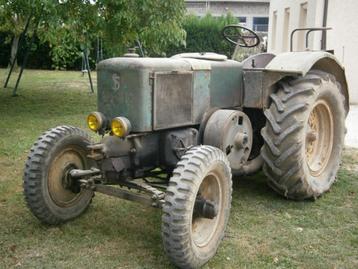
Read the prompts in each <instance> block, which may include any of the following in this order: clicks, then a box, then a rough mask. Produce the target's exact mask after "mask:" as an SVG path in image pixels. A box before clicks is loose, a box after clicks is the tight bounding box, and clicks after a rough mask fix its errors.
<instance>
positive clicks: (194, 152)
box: [162, 146, 232, 268]
mask: <svg viewBox="0 0 358 269" xmlns="http://www.w3.org/2000/svg"><path fill="white" fill-rule="evenodd" d="M231 193H232V181H231V170H230V164H229V161H228V160H227V158H226V156H225V154H224V153H223V152H222V151H221V150H220V149H218V148H214V147H211V146H199V147H194V148H192V149H190V150H188V151H187V152H186V154H185V155H184V156H183V157H182V159H181V161H180V162H179V163H178V164H177V168H176V169H175V170H174V172H173V176H172V178H171V179H170V181H169V186H168V188H167V191H166V196H165V204H164V206H163V217H162V235H163V242H164V248H165V251H166V253H167V255H168V256H169V258H170V260H171V261H172V262H173V263H174V264H175V265H177V266H179V267H180V268H198V267H200V266H201V265H203V264H205V263H206V262H207V261H208V260H209V259H210V258H211V257H213V256H214V255H215V253H216V250H217V248H218V246H219V244H220V242H221V240H222V238H223V236H224V231H225V228H226V224H227V222H228V218H229V213H230V206H231Z"/></svg>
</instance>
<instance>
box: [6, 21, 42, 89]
mask: <svg viewBox="0 0 358 269" xmlns="http://www.w3.org/2000/svg"><path fill="white" fill-rule="evenodd" d="M39 22H40V18H39V19H38V21H37V23H36V28H35V30H34V32H33V34H32V37H31V40H30V44H29V45H28V46H27V47H26V51H25V56H24V60H23V62H22V65H21V69H20V73H19V76H18V78H17V80H16V85H15V88H14V90H13V92H12V96H17V94H16V92H17V88H18V87H19V84H20V80H21V77H22V73H23V72H24V69H25V66H26V63H27V59H28V58H29V53H30V49H31V47H32V44H33V43H34V40H35V36H36V33H37V28H38V26H39Z"/></svg>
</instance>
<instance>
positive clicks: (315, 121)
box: [305, 100, 334, 177]
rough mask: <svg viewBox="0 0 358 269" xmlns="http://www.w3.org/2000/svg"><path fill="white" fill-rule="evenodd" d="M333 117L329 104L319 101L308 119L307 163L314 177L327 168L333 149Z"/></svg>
mask: <svg viewBox="0 0 358 269" xmlns="http://www.w3.org/2000/svg"><path fill="white" fill-rule="evenodd" d="M333 130H334V126H333V116H332V111H331V109H330V107H329V105H328V103H327V102H326V101H324V100H320V101H318V102H317V103H316V104H315V105H314V107H313V109H312V111H311V113H310V115H309V118H308V124H307V128H306V146H305V148H306V163H307V166H308V168H309V171H310V173H311V175H312V176H315V177H317V176H319V175H320V174H321V173H322V172H323V171H324V170H325V168H326V166H327V164H328V161H329V159H330V157H331V153H332V147H333Z"/></svg>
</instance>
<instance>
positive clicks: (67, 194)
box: [48, 148, 85, 207]
mask: <svg viewBox="0 0 358 269" xmlns="http://www.w3.org/2000/svg"><path fill="white" fill-rule="evenodd" d="M84 168H85V162H84V160H83V156H82V155H81V154H80V153H79V152H78V151H77V150H76V149H75V148H69V149H66V150H63V151H62V152H61V153H60V154H58V155H57V157H56V158H55V159H54V160H53V161H52V163H51V165H50V169H49V172H48V191H49V194H50V196H51V198H52V200H53V201H54V202H55V203H56V204H57V205H58V206H60V207H70V206H72V205H74V204H75V203H76V202H77V200H78V199H79V198H80V196H81V195H82V192H81V188H80V186H79V184H78V182H77V181H76V180H73V179H72V178H71V176H70V173H69V172H70V171H71V170H72V169H84Z"/></svg>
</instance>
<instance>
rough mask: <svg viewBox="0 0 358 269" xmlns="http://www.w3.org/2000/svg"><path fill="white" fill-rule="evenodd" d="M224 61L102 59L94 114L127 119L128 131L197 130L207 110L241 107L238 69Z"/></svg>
mask: <svg viewBox="0 0 358 269" xmlns="http://www.w3.org/2000/svg"><path fill="white" fill-rule="evenodd" d="M197 55H199V56H200V55H203V54H197ZM224 57H225V56H223V57H221V58H220V57H207V58H203V57H201V58H200V57H199V59H198V58H195V57H186V56H185V55H179V56H175V57H173V58H125V57H119V58H112V59H108V60H104V61H102V62H100V63H99V65H98V67H97V74H98V79H97V81H98V82H97V83H98V111H100V112H102V113H103V114H104V115H105V116H106V117H107V118H108V119H109V120H111V119H112V118H114V117H117V116H124V117H126V118H128V119H129V121H130V122H131V125H132V132H149V131H155V130H162V129H169V128H177V127H184V126H193V125H197V124H199V123H200V122H201V120H202V116H203V114H204V113H205V111H207V110H208V109H210V108H212V107H219V108H231V107H236V106H241V99H242V98H241V97H242V96H241V94H242V65H241V63H239V62H236V61H232V60H227V59H225V58H224Z"/></svg>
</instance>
